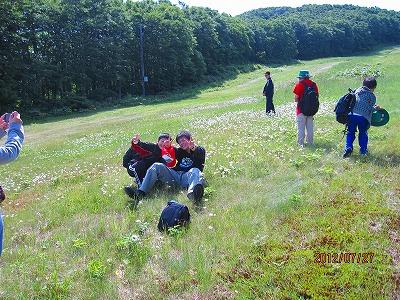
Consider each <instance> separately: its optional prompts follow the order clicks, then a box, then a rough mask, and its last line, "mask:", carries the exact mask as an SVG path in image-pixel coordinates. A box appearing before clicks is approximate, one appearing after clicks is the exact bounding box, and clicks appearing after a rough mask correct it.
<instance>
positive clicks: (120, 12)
mask: <svg viewBox="0 0 400 300" xmlns="http://www.w3.org/2000/svg"><path fill="white" fill-rule="evenodd" d="M141 25H142V26H143V28H144V39H143V49H144V55H143V57H144V65H145V75H146V76H147V77H148V78H149V81H148V82H147V83H146V91H147V92H148V93H150V94H158V93H162V92H166V91H171V90H175V89H178V88H180V87H182V86H185V85H188V84H193V83H197V82H199V81H201V80H202V79H203V78H204V77H205V76H210V75H218V74H223V73H224V70H225V68H226V67H227V66H230V65H237V64H247V63H259V64H270V63H276V62H285V61H289V60H292V59H311V58H317V57H326V56H341V55H349V54H352V53H354V52H356V51H365V50H369V49H372V47H374V46H376V45H382V44H396V43H399V41H400V13H399V12H395V11H388V10H382V9H378V8H361V7H357V6H352V5H343V6H338V5H334V6H332V5H305V6H302V7H300V8H288V7H278V8H266V9H258V10H253V11H249V12H247V13H245V14H243V15H240V16H236V17H232V16H230V15H228V14H225V13H222V14H220V13H218V12H217V11H215V10H211V9H209V8H201V7H189V6H187V5H185V4H183V3H181V4H180V5H179V6H176V5H173V4H171V3H170V2H169V1H167V0H159V1H152V0H144V1H139V2H133V1H130V0H36V1H30V0H2V1H0V37H1V41H0V108H1V110H0V111H7V110H11V109H15V108H17V109H19V110H20V111H23V112H26V113H27V114H36V113H38V112H39V113H40V112H45V111H47V112H48V111H50V112H51V113H65V112H68V111H71V110H81V109H91V108H93V107H94V106H96V105H99V104H101V103H104V102H110V103H116V102H118V101H120V99H122V98H124V97H126V96H130V95H140V94H141V80H142V76H141V74H140V53H139V52H140V51H139V48H140V44H139V41H140V32H139V27H140V26H141Z"/></svg>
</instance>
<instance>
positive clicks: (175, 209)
mask: <svg viewBox="0 0 400 300" xmlns="http://www.w3.org/2000/svg"><path fill="white" fill-rule="evenodd" d="M189 223H190V213H189V208H188V207H187V206H186V205H183V204H180V203H178V202H176V201H174V200H171V201H168V203H167V206H166V207H165V208H164V209H163V211H162V213H161V216H160V221H159V222H158V226H157V227H158V230H160V231H167V230H168V229H169V228H173V227H175V226H187V225H189Z"/></svg>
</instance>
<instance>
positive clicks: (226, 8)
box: [171, 0, 400, 16]
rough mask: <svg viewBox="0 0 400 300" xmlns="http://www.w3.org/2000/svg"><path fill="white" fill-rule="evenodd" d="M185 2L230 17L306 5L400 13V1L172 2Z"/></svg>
mask: <svg viewBox="0 0 400 300" xmlns="http://www.w3.org/2000/svg"><path fill="white" fill-rule="evenodd" d="M179 1H180V2H184V3H186V4H188V5H189V6H204V7H210V8H212V9H215V10H218V11H219V12H220V13H222V12H225V13H228V14H230V15H233V16H234V15H238V14H241V13H243V12H245V11H249V10H252V9H256V8H264V7H273V6H291V7H298V6H302V5H304V4H352V5H358V6H363V7H373V6H377V7H379V8H384V9H389V10H396V11H400V1H398V0H378V1H377V0H351V1H349V0H290V1H287V0H284V1H281V0H280V1H279V0H278V1H267V0H171V2H172V3H174V4H178V2H179Z"/></svg>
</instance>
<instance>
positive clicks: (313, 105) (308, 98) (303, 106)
mask: <svg viewBox="0 0 400 300" xmlns="http://www.w3.org/2000/svg"><path fill="white" fill-rule="evenodd" d="M303 86H304V93H303V96H302V97H301V100H300V102H299V107H300V111H301V113H302V114H303V115H305V116H313V115H315V114H316V113H317V112H318V109H319V100H318V93H317V91H316V86H315V82H313V84H312V85H311V86H308V85H306V84H305V83H303Z"/></svg>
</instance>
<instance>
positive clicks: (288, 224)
mask: <svg viewBox="0 0 400 300" xmlns="http://www.w3.org/2000/svg"><path fill="white" fill-rule="evenodd" d="M269 69H270V70H271V72H272V78H273V80H274V83H275V96H274V103H275V107H276V110H277V116H274V117H267V116H265V114H264V111H265V99H264V98H263V97H262V88H263V86H264V76H263V74H264V68H262V69H259V70H256V71H253V72H249V73H244V74H239V75H238V76H237V77H236V78H234V79H232V80H229V81H226V82H225V83H223V84H221V85H219V86H214V87H209V88H207V87H205V88H204V89H202V90H199V92H198V93H196V94H195V95H193V96H190V97H188V98H185V99H182V100H176V101H167V102H165V103H158V104H152V105H145V104H143V105H138V106H133V107H128V108H122V109H115V110H110V111H102V112H98V113H93V114H89V115H85V116H79V115H78V116H77V117H75V118H68V119H66V118H63V119H61V118H60V119H57V120H52V121H51V122H46V121H45V120H42V121H41V122H40V123H36V124H29V125H26V126H25V133H26V142H25V144H24V148H23V152H22V153H21V155H20V157H19V158H18V160H16V161H14V162H13V163H11V164H9V165H7V166H3V167H2V170H3V176H2V179H1V185H2V186H3V188H4V189H5V191H6V193H7V196H8V199H7V200H6V201H5V202H4V203H3V205H2V211H3V214H4V215H5V218H4V222H5V240H4V247H5V248H4V249H3V256H2V257H1V258H0V299H399V298H398V297H399V294H400V233H399V228H400V216H399V210H400V176H399V174H400V131H398V128H400V96H399V92H398V91H399V82H400V75H399V74H400V48H386V49H383V50H381V51H377V52H374V53H370V54H365V55H363V56H355V57H340V58H326V59H318V60H313V61H303V62H299V63H298V64H293V65H288V66H278V67H273V68H269ZM300 69H309V70H310V72H311V73H312V74H313V75H314V76H313V79H314V80H315V81H316V82H317V83H318V86H319V89H320V100H321V102H322V103H321V108H320V111H319V113H318V114H317V116H316V117H315V124H316V133H315V147H313V148H305V149H299V148H298V147H297V146H296V127H295V114H294V110H295V105H294V103H293V94H292V87H293V85H294V83H295V82H296V76H297V74H298V71H299V70H300ZM362 74H376V75H379V77H378V87H377V89H376V96H377V99H378V104H380V105H381V106H382V107H384V108H386V109H387V110H388V111H389V113H390V117H391V119H390V122H389V124H388V125H386V126H383V127H372V128H371V129H370V130H369V138H370V139H369V151H370V155H369V156H368V157H361V156H359V155H358V151H357V150H358V149H357V147H355V150H356V151H354V154H353V156H352V157H351V158H350V159H346V160H343V159H342V158H341V155H342V150H343V143H344V140H343V139H342V136H343V134H342V130H343V126H342V125H341V124H338V123H336V121H335V120H334V114H333V112H332V111H333V107H334V104H335V100H336V99H338V98H339V97H340V96H341V95H342V94H344V93H345V91H346V90H347V88H349V87H352V88H356V87H358V86H360V83H361V78H362ZM180 129H188V130H190V131H191V132H192V133H193V136H194V139H195V140H196V142H197V143H198V144H200V145H202V146H204V147H205V148H206V150H207V159H206V167H205V170H204V172H205V177H206V179H207V183H208V186H207V188H206V194H205V198H204V201H203V203H202V207H200V208H196V207H194V205H193V204H192V203H191V202H190V201H189V200H188V199H187V198H186V195H185V194H184V193H183V192H179V191H178V192H172V191H168V190H164V189H158V190H155V191H154V193H152V194H151V195H150V196H149V197H148V198H146V199H145V200H144V201H143V202H141V203H140V204H139V206H138V210H137V211H131V210H129V209H128V208H127V207H126V205H127V196H126V195H125V194H124V193H123V190H122V188H123V187H124V186H125V185H127V184H129V183H131V178H130V177H129V176H128V174H127V172H126V170H125V169H124V168H123V167H122V156H123V154H124V153H125V151H126V150H127V149H128V147H129V145H130V139H131V137H132V136H133V135H134V134H135V133H140V134H141V136H142V139H143V140H145V141H155V140H156V138H157V136H158V134H159V133H160V132H165V131H168V132H171V133H172V134H176V133H177V132H178V131H179V130H180ZM355 146H357V141H356V142H355ZM169 199H176V200H178V201H180V202H182V203H185V204H187V205H188V206H189V209H190V211H191V215H192V222H191V225H190V227H189V229H188V230H187V231H184V230H173V231H172V232H171V234H169V235H165V234H161V233H159V232H158V231H157V223H158V218H159V215H160V212H161V210H162V208H163V207H164V206H165V204H166V202H167V201H168V200H169ZM318 253H325V254H328V253H329V254H330V255H331V254H334V253H337V254H340V253H356V255H358V253H361V254H364V253H368V254H369V259H368V261H364V262H362V261H359V262H357V261H356V260H355V261H354V262H353V263H351V262H347V263H345V262H341V263H332V262H328V261H326V262H325V263H319V262H316V259H317V258H318V257H319V254H318ZM356 257H357V256H356Z"/></svg>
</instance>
